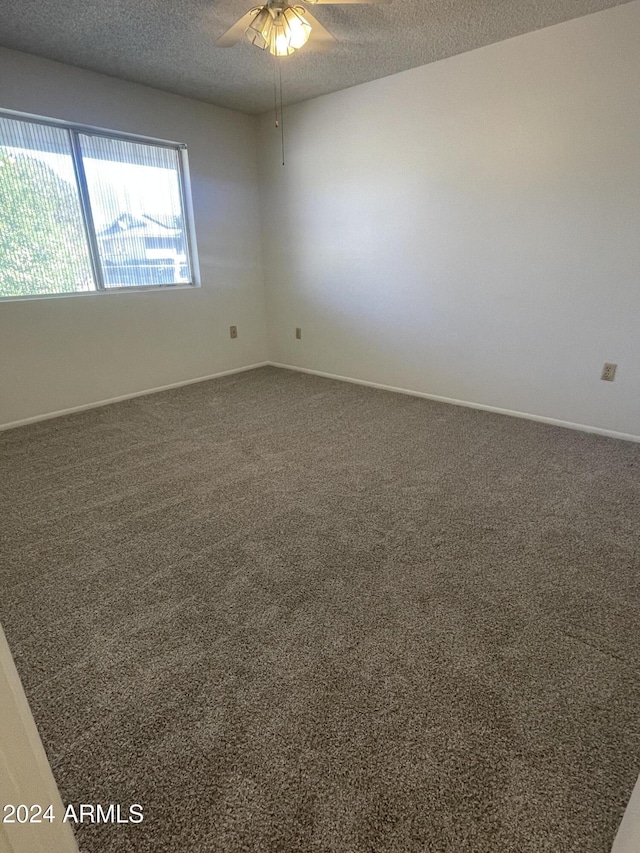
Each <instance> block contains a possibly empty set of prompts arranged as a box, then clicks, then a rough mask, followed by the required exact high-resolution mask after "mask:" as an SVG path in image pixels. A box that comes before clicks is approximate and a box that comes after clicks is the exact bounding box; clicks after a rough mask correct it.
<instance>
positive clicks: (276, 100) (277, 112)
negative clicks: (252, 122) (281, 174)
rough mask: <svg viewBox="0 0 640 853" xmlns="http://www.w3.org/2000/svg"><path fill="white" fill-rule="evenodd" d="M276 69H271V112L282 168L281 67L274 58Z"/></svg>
mask: <svg viewBox="0 0 640 853" xmlns="http://www.w3.org/2000/svg"><path fill="white" fill-rule="evenodd" d="M275 62H276V63H277V67H274V69H273V112H274V117H275V126H276V127H277V128H280V139H281V147H282V165H283V166H284V117H283V114H282V66H281V65H280V62H279V61H278V58H277V57H275Z"/></svg>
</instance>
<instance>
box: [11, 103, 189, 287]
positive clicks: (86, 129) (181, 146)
mask: <svg viewBox="0 0 640 853" xmlns="http://www.w3.org/2000/svg"><path fill="white" fill-rule="evenodd" d="M0 117H6V118H9V119H15V120H17V121H24V122H29V123H31V124H39V125H44V126H45V127H55V128H58V129H59V130H66V131H67V132H68V134H69V142H70V148H71V158H72V163H73V170H74V174H75V178H76V190H77V192H78V200H79V203H80V209H81V212H82V223H83V226H84V234H85V239H86V242H87V250H88V252H89V258H90V261H91V269H92V272H93V281H94V284H95V290H80V291H76V292H65V293H29V294H25V295H24V296H0V304H1V303H3V302H23V301H26V300H31V299H59V298H64V297H69V296H99V295H103V294H106V293H149V292H150V291H161V290H168V291H171V290H192V289H194V288H199V287H200V286H201V280H200V265H199V263H198V250H197V245H196V230H195V217H194V213H193V200H192V194H191V180H190V175H189V157H188V153H187V146H186V144H185V143H184V142H171V141H169V140H167V139H157V138H155V137H152V136H143V135H141V134H135V133H126V132H124V131H115V130H109V129H108V128H103V127H94V126H93V125H88V124H79V123H77V122H70V121H64V120H62V119H55V118H46V117H44V116H38V115H33V114H31V113H24V112H20V111H18V110H9V109H4V108H0ZM81 134H84V135H86V136H101V137H105V138H107V139H115V140H121V141H123V142H133V143H137V144H139V145H150V146H151V145H152V146H155V147H157V148H169V149H171V150H172V151H176V152H177V154H178V182H179V185H180V200H181V202H182V210H183V219H184V233H185V241H186V244H187V252H188V257H189V266H190V268H191V281H189V282H184V281H183V282H173V283H172V284H133V285H117V286H114V285H110V286H108V287H107V286H105V283H104V276H103V274H102V262H101V259H100V253H99V249H98V241H97V234H96V230H95V226H94V224H93V213H92V210H91V200H90V198H89V188H88V185H87V179H86V175H85V170H84V163H83V158H82V153H81V150H80V139H79V136H80V135H81Z"/></svg>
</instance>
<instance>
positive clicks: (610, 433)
mask: <svg viewBox="0 0 640 853" xmlns="http://www.w3.org/2000/svg"><path fill="white" fill-rule="evenodd" d="M270 364H271V366H272V367H281V368H283V369H284V370H296V371H298V373H311V374H313V375H314V376H323V377H324V378H325V379H337V380H338V381H339V382H352V383H353V384H354V385H366V386H367V387H368V388H378V389H379V390H381V391H393V392H394V393H396V394H408V395H409V396H410V397H422V398H423V399H425V400H436V401H437V402H438V403H450V404H451V405H452V406H464V407H465V408H467V409H480V410H481V411H483V412H494V413H495V414H497V415H509V417H512V418H523V419H524V420H527V421H538V422H540V423H543V424H550V425H551V426H559V427H564V428H566V429H575V430H578V431H579V432H591V433H595V434H596V435H604V436H607V438H619V439H622V440H623V441H635V442H640V435H632V434H630V433H626V432H616V431H615V430H612V429H602V428H601V427H595V426H589V425H588V424H574V423H571V422H570V421H561V420H558V419H557V418H546V417H543V416H542V415H532V414H530V413H529V412H515V411H512V410H511V409H500V408H498V407H497V406H486V405H484V404H483V403H470V402H469V401H468V400H454V399H453V398H452V397H441V396H439V395H438V394H427V393H425V392H424V391H412V390H411V389H410V388H397V387H396V386H395V385H381V384H380V383H379V382H369V381H367V380H366V379H354V378H353V377H351V376H338V375H336V374H334V373H324V372H323V371H321V370H311V369H310V368H308V367H296V366H295V365H293V364H279V363H278V362H275V361H272V362H270Z"/></svg>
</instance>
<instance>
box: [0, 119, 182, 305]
mask: <svg viewBox="0 0 640 853" xmlns="http://www.w3.org/2000/svg"><path fill="white" fill-rule="evenodd" d="M185 169H186V153H185V147H184V146H181V145H174V144H169V143H164V142H148V141H146V140H140V139H135V138H133V137H124V136H116V135H113V134H108V133H103V132H102V131H92V130H88V129H79V128H75V127H69V126H66V125H61V124H58V123H53V122H52V123H47V122H45V121H34V120H30V119H29V120H27V119H22V118H15V117H13V116H11V117H10V116H8V115H0V297H4V298H7V297H10V298H16V297H22V296H48V295H53V294H61V293H80V292H83V291H106V290H116V289H118V290H120V289H123V288H126V289H134V290H135V289H140V288H142V287H161V286H171V285H179V284H182V285H185V284H191V285H193V284H195V283H196V277H195V270H194V266H195V261H194V257H193V254H194V253H193V252H192V251H191V249H192V246H193V243H192V239H191V237H192V228H191V223H190V221H189V220H188V218H187V216H188V211H189V206H188V197H187V192H186V189H187V188H186V186H185V180H184V175H185Z"/></svg>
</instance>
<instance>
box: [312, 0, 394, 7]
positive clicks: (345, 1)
mask: <svg viewBox="0 0 640 853" xmlns="http://www.w3.org/2000/svg"><path fill="white" fill-rule="evenodd" d="M302 2H303V3H308V4H309V5H310V6H320V5H327V6H329V5H331V6H343V5H351V4H354V5H355V4H356V3H357V4H358V5H359V6H362V5H365V4H366V5H369V6H383V5H386V4H388V3H391V0H302Z"/></svg>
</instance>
